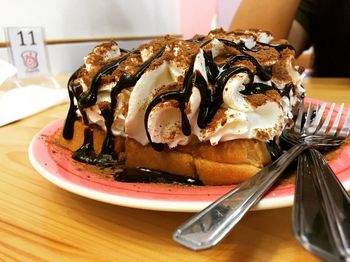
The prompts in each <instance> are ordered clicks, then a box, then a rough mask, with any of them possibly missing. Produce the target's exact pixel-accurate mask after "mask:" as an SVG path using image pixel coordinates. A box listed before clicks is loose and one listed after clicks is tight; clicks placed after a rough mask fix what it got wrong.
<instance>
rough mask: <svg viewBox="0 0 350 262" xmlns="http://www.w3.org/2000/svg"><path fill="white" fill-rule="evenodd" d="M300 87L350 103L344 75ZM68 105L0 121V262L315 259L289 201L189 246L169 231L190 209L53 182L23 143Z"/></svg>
mask: <svg viewBox="0 0 350 262" xmlns="http://www.w3.org/2000/svg"><path fill="white" fill-rule="evenodd" d="M66 79H67V77H66V76H64V77H61V78H60V81H61V82H65V80H66ZM305 86H306V88H307V90H308V96H309V97H313V98H320V99H324V100H327V101H330V102H338V103H340V102H341V101H343V102H345V103H346V105H347V107H349V106H350V81H349V79H312V78H311V79H307V80H306V81H305ZM67 109H68V104H64V105H60V106H56V107H54V108H51V109H48V110H45V111H44V112H41V113H38V114H36V115H34V116H31V117H28V118H26V119H23V120H21V121H18V122H16V123H13V124H10V125H7V126H5V127H2V128H0V161H1V165H0V261H59V262H62V261H149V262H154V261H167V262H171V261H191V262H194V261H320V260H319V259H318V258H316V257H314V256H313V255H311V254H310V253H308V252H307V251H305V250H304V249H303V248H302V247H301V246H300V244H299V243H298V242H297V241H296V240H295V239H294V237H293V235H292V233H291V208H281V209H274V210H265V211H252V212H249V213H248V214H247V215H246V216H245V217H244V218H243V219H242V221H241V222H240V223H239V224H238V225H237V226H236V227H235V228H234V230H233V231H232V232H231V233H230V234H229V235H228V236H227V238H226V239H224V241H223V242H221V243H220V244H219V245H217V246H216V247H215V248H212V249H210V250H205V251H200V252H194V251H191V250H188V249H186V248H184V247H182V246H180V245H178V244H177V243H175V242H174V241H173V240H172V238H171V236H172V233H173V231H174V230H175V229H176V227H177V226H178V225H180V224H181V223H183V222H184V221H185V220H186V219H188V218H189V217H190V216H191V215H192V214H191V213H171V212H159V211H148V210H139V209H132V208H126V207H120V206H114V205H110V204H105V203H100V202H97V201H94V200H90V199H87V198H83V197H81V196H77V195H75V194H73V193H70V192H67V191H64V190H62V189H60V188H58V187H57V186H55V185H53V184H51V183H50V182H48V181H47V180H45V179H44V178H43V177H42V176H41V175H39V174H38V173H37V172H36V171H35V170H34V168H33V167H32V166H31V164H30V162H29V160H28V152H27V150H28V146H29V143H30V141H31V139H32V138H33V136H34V135H35V134H36V133H37V132H38V131H39V130H40V129H42V128H43V127H45V126H46V125H47V124H49V123H50V122H52V121H54V120H56V119H58V118H62V117H64V116H65V115H66V111H67ZM9 110H11V109H10V108H9ZM349 175H350V174H349Z"/></svg>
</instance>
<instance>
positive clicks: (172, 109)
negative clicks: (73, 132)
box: [78, 30, 305, 148]
mask: <svg viewBox="0 0 350 262" xmlns="http://www.w3.org/2000/svg"><path fill="white" fill-rule="evenodd" d="M222 39H226V40H228V41H231V42H232V45H231V44H230V43H231V42H224V41H223V40H222ZM199 42H200V41H199ZM155 43H156V44H154V45H152V44H149V45H145V46H141V47H140V54H139V56H140V59H141V60H142V62H144V63H146V62H147V61H151V60H152V59H153V57H154V56H155V55H156V54H157V53H158V52H159V50H160V47H159V46H161V44H163V46H162V48H164V51H163V53H162V54H161V55H160V56H159V57H157V58H155V59H154V61H151V63H150V65H149V67H147V69H145V71H144V72H143V73H142V74H141V75H140V76H139V78H138V79H136V80H135V83H134V85H132V86H130V87H128V88H125V89H123V90H122V91H121V92H120V93H118V94H117V96H116V97H114V98H112V99H111V97H110V94H111V89H112V88H113V87H114V86H115V85H116V83H118V80H119V78H120V75H116V77H115V78H113V77H112V78H111V79H112V80H111V81H110V82H109V83H105V84H103V85H101V86H100V87H99V89H98V93H97V100H96V103H95V104H94V105H93V106H89V107H86V108H83V109H82V110H84V113H86V115H87V118H88V121H89V124H92V123H94V124H97V125H99V126H100V127H101V128H102V129H103V130H105V131H106V129H107V127H106V119H105V117H104V116H102V113H101V109H100V108H99V106H98V104H99V103H103V102H106V103H108V104H111V103H112V100H113V99H116V107H115V108H114V109H113V110H114V111H113V110H112V111H113V118H114V121H113V124H112V126H111V132H112V133H113V134H114V135H116V136H117V135H122V136H127V137H130V138H133V139H135V140H136V141H138V142H139V143H141V144H142V145H146V144H148V143H149V142H150V141H152V142H154V143H162V144H167V145H168V146H169V147H170V148H174V147H176V146H178V145H186V144H188V143H193V142H195V141H201V142H205V141H208V142H209V143H211V144H212V145H216V144H218V143H220V142H223V141H229V140H233V139H240V138H249V139H257V140H261V141H269V140H272V139H273V138H274V137H276V136H278V135H280V134H281V132H282V130H283V128H284V126H285V125H286V123H288V121H289V120H290V119H291V117H292V108H293V107H294V106H295V105H296V104H297V103H298V102H299V101H300V98H301V97H302V96H303V94H304V92H305V90H304V89H303V87H302V86H301V81H302V78H303V76H304V75H303V74H302V73H300V71H301V69H300V68H299V67H298V66H296V65H294V61H295V59H294V52H293V51H292V50H290V48H289V47H288V46H286V47H285V48H284V49H283V48H282V49H281V50H282V51H280V50H278V51H277V50H275V49H274V47H275V46H279V44H278V43H277V42H276V43H274V42H273V36H272V35H271V34H270V33H268V32H265V31H259V30H246V31H239V32H236V33H235V32H233V33H225V32H223V31H220V30H218V31H212V32H211V33H209V34H208V35H207V36H205V37H204V39H203V40H202V42H200V43H195V41H193V42H191V41H183V40H177V39H172V38H169V37H168V38H165V40H164V42H163V43H161V42H155ZM204 43H206V44H204ZM263 44H264V45H263ZM232 49H234V50H233V51H232ZM236 49H237V50H236ZM266 49H269V50H270V53H266V54H265V53H264V52H267V51H266ZM261 54H263V55H261ZM208 55H209V56H211V59H212V61H214V62H215V67H216V71H215V70H214V69H213V70H214V71H210V70H211V69H208V62H207V60H206V59H208ZM234 56H244V58H240V60H237V61H235V62H233V63H232V64H230V65H227V67H224V66H223V65H221V64H218V63H219V62H217V61H225V62H227V61H228V60H229V59H230V58H232V57H234ZM96 57H102V61H103V62H101V59H100V60H99V61H100V62H101V63H97V65H96V63H94V62H93V61H94V60H96ZM120 57H123V55H122V53H121V52H120V49H119V47H118V46H117V45H116V44H112V45H111V46H110V48H108V49H104V48H95V49H94V51H93V52H92V53H91V54H90V55H89V56H88V57H87V58H86V59H85V70H86V71H87V72H88V73H89V72H92V71H96V68H98V67H99V68H100V67H101V64H103V63H105V64H106V63H107V61H113V60H115V59H118V58H120ZM132 59H136V58H132ZM132 59H131V58H130V61H128V58H127V59H126V61H127V62H129V64H127V65H126V66H124V67H123V68H124V69H125V71H128V68H129V67H130V68H131V67H132V65H133V60H132ZM225 59H226V60H225ZM192 60H193V61H192ZM135 61H136V60H135ZM127 62H126V63H127ZM220 63H221V62H220ZM191 65H192V66H191ZM266 68H269V70H270V71H271V77H266V76H264V75H262V74H261V72H258V70H267V69H266ZM124 69H123V70H124ZM236 69H237V72H234V73H232V74H231V75H229V77H227V79H226V78H224V77H225V76H224V75H225V74H226V71H225V70H236ZM213 72H214V73H215V74H217V75H216V76H215V77H216V78H215V79H213V76H212V75H210V74H213ZM266 72H269V71H266ZM134 73H135V70H134V71H133V72H132V74H134ZM193 74H194V75H196V76H201V77H202V78H203V79H204V82H205V86H206V87H207V89H206V90H207V91H206V92H207V93H208V95H214V96H215V95H217V94H218V93H217V92H218V90H219V89H220V88H222V91H221V93H219V94H220V98H216V99H217V100H218V101H220V103H221V104H220V105H219V106H218V107H217V108H215V110H216V113H215V114H214V115H213V117H212V119H210V121H209V122H208V123H207V125H206V126H205V127H203V126H202V127H199V126H198V121H197V120H198V118H199V117H200V114H202V113H201V112H202V111H201V110H202V109H201V108H202V107H203V105H202V102H203V99H204V98H203V97H202V95H203V87H200V86H198V83H197V82H196V81H195V80H193V79H195V77H194V76H193ZM188 76H191V77H192V78H191V79H192V80H191V81H189V82H188V83H189V87H186V88H189V90H188V91H189V93H188V95H189V97H188V100H187V101H186V105H185V107H186V108H185V109H184V110H183V111H181V110H180V109H179V103H180V102H181V101H179V100H178V99H177V98H176V97H180V96H181V94H180V93H181V92H183V90H184V88H185V87H183V83H184V79H185V78H186V77H188ZM221 78H222V79H225V81H224V80H222V79H221ZM78 81H80V83H81V85H82V87H83V92H85V93H87V92H89V91H90V87H89V86H88V85H87V84H86V81H85V80H84V78H83V77H81V78H80V79H78ZM220 81H222V83H221V82H220ZM221 84H222V85H223V86H220V85H221ZM254 88H255V91H254V90H253V91H251V90H250V89H254ZM264 88H265V89H266V90H264V91H259V90H260V89H264ZM256 90H258V91H256ZM167 92H174V93H176V92H177V96H174V98H172V99H164V101H163V100H162V99H160V100H159V101H158V102H157V103H156V104H154V105H153V104H152V103H153V101H154V99H155V98H159V97H161V95H162V94H164V93H167ZM181 97H182V96H181ZM181 99H182V98H181ZM150 104H152V105H153V107H152V108H151V110H150V112H149V115H148V118H147V119H145V114H146V111H147V110H148V107H149V105H150ZM209 109H211V110H214V107H209ZM182 112H183V114H182ZM184 117H185V118H186V119H187V120H188V123H189V126H190V129H191V132H190V133H191V134H187V135H184V133H183V126H182V124H183V121H184ZM145 123H147V126H145ZM147 131H148V134H149V137H148V136H147Z"/></svg>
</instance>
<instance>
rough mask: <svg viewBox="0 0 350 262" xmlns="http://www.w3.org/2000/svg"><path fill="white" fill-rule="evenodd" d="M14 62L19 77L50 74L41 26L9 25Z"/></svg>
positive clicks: (8, 36)
mask: <svg viewBox="0 0 350 262" xmlns="http://www.w3.org/2000/svg"><path fill="white" fill-rule="evenodd" d="M6 32H7V38H8V41H9V43H10V50H11V58H12V62H13V64H14V65H15V67H17V70H18V72H17V77H18V78H26V77H33V76H43V75H48V74H49V68H48V63H47V59H46V50H45V43H44V34H43V30H42V28H41V27H8V28H6Z"/></svg>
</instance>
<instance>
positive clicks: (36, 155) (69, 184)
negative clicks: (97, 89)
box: [29, 119, 350, 212]
mask: <svg viewBox="0 0 350 262" xmlns="http://www.w3.org/2000/svg"><path fill="white" fill-rule="evenodd" d="M63 124H64V120H63V119H61V120H57V121H55V122H53V123H51V124H50V125H48V126H47V127H45V128H44V129H42V130H41V131H40V132H39V133H38V134H37V135H36V136H35V137H34V138H33V140H32V142H31V144H30V147H29V158H30V161H31V163H32V165H33V166H34V168H35V169H36V170H37V171H38V172H39V173H40V174H41V175H42V176H44V177H45V178H46V179H48V180H49V181H51V182H52V183H54V184H56V185H57V186H59V187H61V188H63V189H65V190H68V191H70V192H73V193H76V194H78V195H81V196H84V197H87V198H91V199H95V200H98V201H102V202H106V203H111V204H115V205H121V206H128V207H133V208H142V209H151V210H163V211H176V212H197V211H200V210H202V209H203V208H205V207H206V206H207V205H209V204H210V203H211V202H213V201H214V200H216V199H217V198H219V197H220V196H221V195H223V194H225V193H226V192H227V191H229V190H230V189H232V188H233V187H234V186H179V185H167V184H152V183H124V182H117V181H115V180H114V179H113V177H112V176H102V175H99V174H97V173H95V172H93V171H91V170H90V171H89V170H88V169H87V168H86V165H85V164H82V163H80V162H77V161H74V160H73V159H72V158H71V152H70V151H69V150H66V149H64V148H62V147H60V146H58V145H57V144H56V142H55V141H56V140H57V137H58V134H59V132H60V130H61V128H62V126H63ZM329 164H330V166H331V167H332V169H333V170H334V172H335V173H336V174H337V176H338V178H339V180H340V181H341V182H342V183H343V185H344V187H345V188H346V189H347V190H348V189H349V188H350V146H349V145H347V146H344V147H342V148H341V149H339V150H338V151H337V157H336V158H335V159H333V160H331V161H330V162H329ZM293 194H294V184H293V182H289V183H284V184H282V185H278V186H277V187H275V188H273V189H272V190H270V192H268V193H267V194H266V195H265V196H264V198H263V199H262V200H261V201H260V202H259V203H258V204H257V205H256V206H255V208H254V209H255V210H261V209H272V208H279V207H286V206H291V205H292V204H293Z"/></svg>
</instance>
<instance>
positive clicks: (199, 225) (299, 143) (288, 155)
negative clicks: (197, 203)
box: [173, 102, 350, 261]
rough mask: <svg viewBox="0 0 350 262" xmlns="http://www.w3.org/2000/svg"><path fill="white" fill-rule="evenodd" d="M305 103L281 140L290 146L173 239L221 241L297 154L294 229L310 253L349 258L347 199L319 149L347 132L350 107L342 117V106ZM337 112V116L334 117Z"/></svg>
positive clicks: (193, 243) (201, 243)
mask: <svg viewBox="0 0 350 262" xmlns="http://www.w3.org/2000/svg"><path fill="white" fill-rule="evenodd" d="M326 109H327V104H326V103H323V104H322V105H321V106H318V105H314V104H313V103H311V102H310V103H309V106H308V107H307V110H306V112H305V105H304V102H303V103H302V105H301V106H300V108H299V111H298V115H297V119H296V121H295V124H294V126H293V127H292V128H287V129H285V130H284V131H283V134H282V136H281V139H283V140H284V141H286V142H288V143H289V144H291V145H293V146H292V147H291V148H290V149H289V150H288V151H286V152H285V153H284V154H282V155H281V156H280V157H279V158H278V159H277V160H275V161H274V162H272V163H271V164H270V165H268V166H267V167H265V168H264V169H262V170H261V171H260V172H259V173H258V174H256V175H255V176H253V177H252V178H250V179H248V180H246V181H245V182H243V183H242V184H240V185H239V186H237V187H235V188H234V189H233V190H231V191H229V192H228V193H227V194H225V195H224V196H222V197H221V198H219V199H218V200H216V201H215V202H214V203H212V204H211V205H209V206H208V207H207V208H205V209H204V210H202V211H201V212H199V213H198V214H196V215H195V216H193V217H192V218H190V219H189V220H188V221H186V222H185V223H184V224H182V225H181V226H180V227H178V229H177V230H176V231H175V232H174V235H173V239H174V240H175V241H177V242H178V243H180V244H182V245H184V246H186V247H188V248H190V249H193V250H201V249H207V248H210V247H212V246H214V245H216V244H217V243H218V242H219V241H220V240H222V239H223V238H224V237H225V236H226V235H227V234H228V233H229V232H230V231H231V229H232V228H233V227H234V226H235V225H236V224H237V223H238V222H239V221H240V219H242V217H243V216H244V215H245V214H246V212H247V211H249V210H250V208H251V207H253V206H254V205H255V204H256V203H257V202H258V201H259V200H260V199H261V198H262V197H263V196H264V194H265V193H266V192H267V191H268V190H269V189H270V188H271V187H272V186H273V185H274V184H275V182H276V181H277V180H278V178H279V177H280V176H281V175H282V174H283V173H284V171H285V170H286V169H287V167H288V166H289V165H290V164H291V163H292V162H293V161H294V160H295V159H296V158H298V167H297V177H296V186H295V194H294V206H293V215H292V218H293V233H294V235H295V237H296V238H297V239H298V240H299V242H300V243H301V244H302V245H303V246H304V247H305V248H306V249H307V250H309V251H310V252H312V253H314V254H315V255H318V256H320V257H321V258H323V259H326V260H329V261H350V198H349V195H348V194H347V192H346V190H345V189H344V188H343V187H342V185H341V183H340V182H339V181H338V179H337V177H336V176H335V175H334V173H333V171H332V170H331V168H330V167H329V166H328V163H327V161H326V160H325V159H324V157H323V155H322V154H321V153H320V152H319V151H318V150H323V149H329V148H334V147H338V146H339V145H340V144H341V142H342V141H343V140H344V139H345V138H346V137H347V136H349V130H350V110H348V112H347V114H346V116H345V119H344V118H343V120H344V121H342V114H343V109H344V106H343V105H341V106H340V107H339V109H338V112H337V113H335V112H334V109H335V104H332V105H330V107H329V110H328V112H327V113H326V111H327V110H326ZM334 116H335V117H334Z"/></svg>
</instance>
